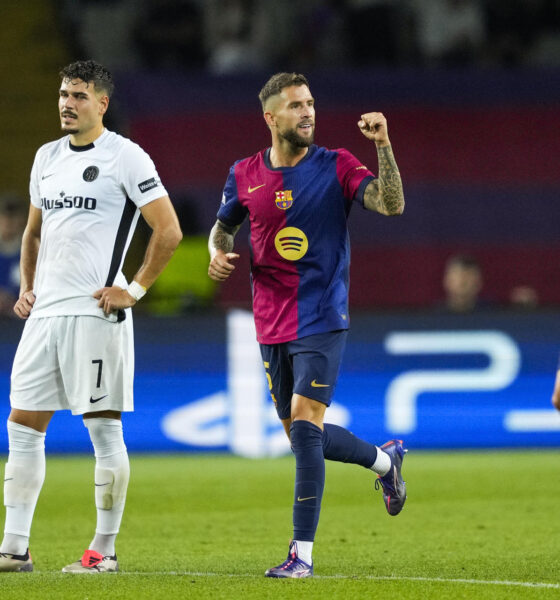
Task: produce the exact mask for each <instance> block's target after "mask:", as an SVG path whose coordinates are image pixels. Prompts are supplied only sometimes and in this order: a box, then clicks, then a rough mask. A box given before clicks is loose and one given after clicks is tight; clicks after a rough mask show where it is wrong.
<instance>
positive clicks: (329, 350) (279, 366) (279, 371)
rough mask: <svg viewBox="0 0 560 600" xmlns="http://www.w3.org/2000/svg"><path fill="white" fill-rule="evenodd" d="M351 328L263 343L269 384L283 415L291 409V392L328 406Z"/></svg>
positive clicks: (285, 416)
mask: <svg viewBox="0 0 560 600" xmlns="http://www.w3.org/2000/svg"><path fill="white" fill-rule="evenodd" d="M347 336H348V331H347V330H346V329H341V330H339V331H329V332H328V333H318V334H315V335H309V336H306V337H303V338H300V339H299V340H292V341H291V342H284V343H283V344H261V345H260V348H261V356H262V359H263V361H264V368H265V370H266V378H267V379H268V387H269V388H270V394H271V396H272V400H273V401H274V405H275V406H276V412H277V413H278V416H279V417H280V419H288V418H289V417H290V413H291V404H292V395H293V394H299V395H301V396H305V397H306V398H311V399H312V400H317V401H318V402H322V403H323V404H326V405H327V406H329V404H330V403H331V398H332V395H333V393H334V388H335V385H336V381H337V379H338V372H339V370H340V363H341V361H342V354H343V352H344V347H345V346H346V337H347Z"/></svg>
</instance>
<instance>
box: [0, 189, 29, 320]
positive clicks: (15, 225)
mask: <svg viewBox="0 0 560 600" xmlns="http://www.w3.org/2000/svg"><path fill="white" fill-rule="evenodd" d="M25 220H26V214H25V204H24V202H23V200H22V199H21V198H19V197H17V196H15V195H11V194H6V195H3V196H0V316H14V313H13V311H12V309H13V306H14V304H15V302H16V300H17V299H18V297H19V257H20V249H21V236H22V233H23V230H24V228H25Z"/></svg>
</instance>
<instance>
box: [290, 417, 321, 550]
mask: <svg viewBox="0 0 560 600" xmlns="http://www.w3.org/2000/svg"><path fill="white" fill-rule="evenodd" d="M290 440H291V443H292V450H293V453H294V455H295V457H296V483H295V489H294V540H300V541H302V542H312V541H313V540H314V539H315V531H316V530H317V524H318V523H319V514H320V512H321V499H322V497H323V489H324V487H325V457H324V456H323V432H322V431H321V429H320V428H319V427H317V425H314V424H313V423H311V422H310V421H294V422H293V423H292V424H291V426H290Z"/></svg>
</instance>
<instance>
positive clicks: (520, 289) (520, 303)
mask: <svg viewBox="0 0 560 600" xmlns="http://www.w3.org/2000/svg"><path fill="white" fill-rule="evenodd" d="M509 301H510V306H511V307H512V308H515V309H519V310H534V309H535V308H537V307H538V306H539V295H538V293H537V290H535V288H533V287H531V286H530V285H517V286H515V287H514V288H513V289H512V290H511V292H510V295H509Z"/></svg>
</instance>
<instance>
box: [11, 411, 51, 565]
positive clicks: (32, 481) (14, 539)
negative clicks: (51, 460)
mask: <svg viewBox="0 0 560 600" xmlns="http://www.w3.org/2000/svg"><path fill="white" fill-rule="evenodd" d="M45 435H46V434H44V433H42V432H41V431H36V430H35V429H31V428H30V427H26V426H25V425H20V424H19V423H14V422H13V421H8V440H9V455H8V462H7V463H6V468H5V474H4V505H5V506H6V525H5V528H4V540H3V541H2V545H1V546H0V552H7V553H9V554H18V555H21V554H25V552H26V551H27V548H28V547H29V534H30V531H31V523H32V521H33V513H34V512H35V506H36V505H37V499H38V498H39V492H40V491H41V487H42V486H43V482H44V480H45Z"/></svg>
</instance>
